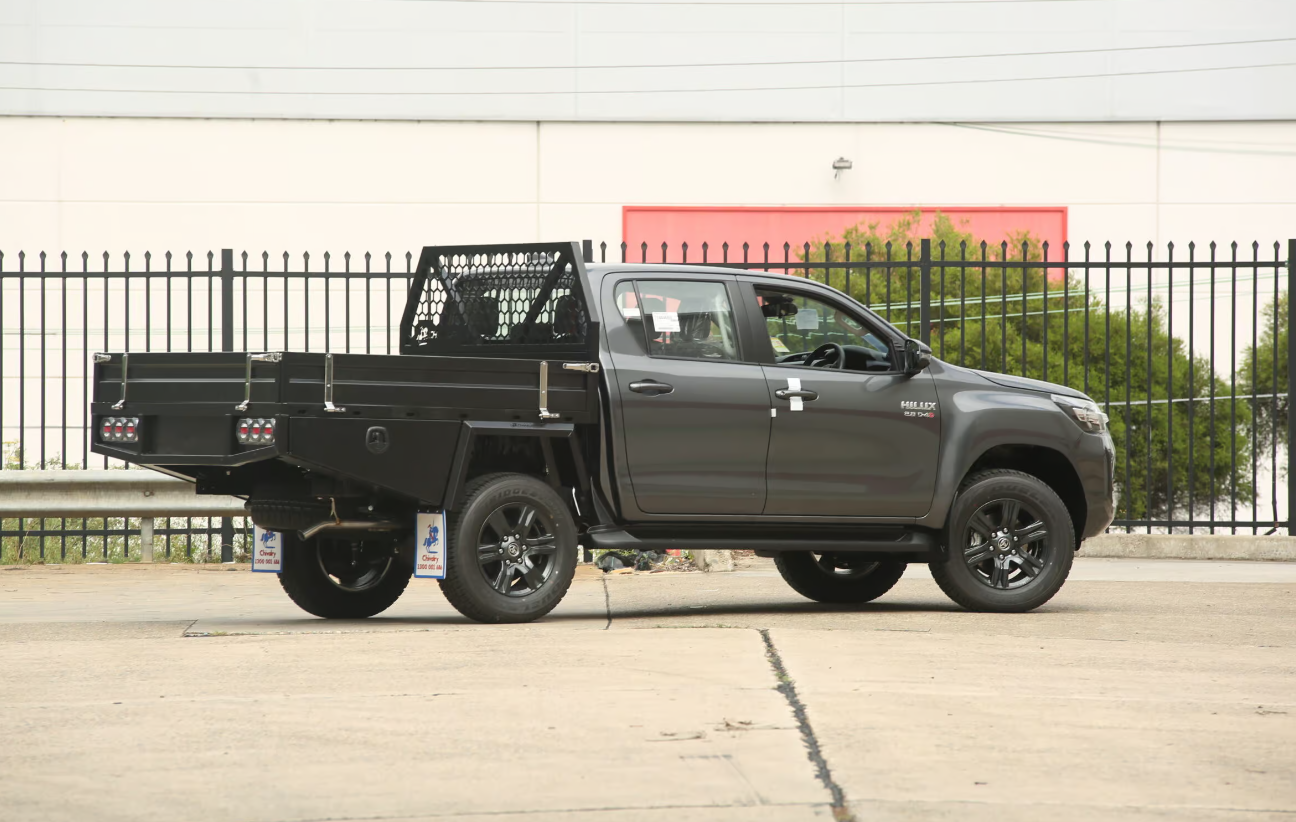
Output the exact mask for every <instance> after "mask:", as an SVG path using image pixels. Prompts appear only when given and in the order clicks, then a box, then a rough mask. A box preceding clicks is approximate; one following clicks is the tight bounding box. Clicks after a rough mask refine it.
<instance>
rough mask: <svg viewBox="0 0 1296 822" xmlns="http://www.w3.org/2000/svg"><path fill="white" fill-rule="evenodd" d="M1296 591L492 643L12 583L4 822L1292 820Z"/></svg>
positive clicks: (252, 605)
mask: <svg viewBox="0 0 1296 822" xmlns="http://www.w3.org/2000/svg"><path fill="white" fill-rule="evenodd" d="M1293 594H1296V564H1285V563H1195V562H1175V561H1131V560H1098V559H1084V560H1080V561H1079V562H1077V565H1076V569H1075V572H1074V573H1073V575H1072V579H1071V581H1070V582H1068V584H1067V586H1066V587H1065V588H1064V589H1063V591H1062V592H1061V593H1060V594H1059V595H1058V597H1057V598H1055V599H1054V601H1053V602H1051V603H1050V604H1049V605H1048V606H1046V607H1045V608H1043V609H1041V610H1040V611H1037V612H1035V613H1032V614H1027V615H1014V616H996V615H984V614H969V613H964V612H961V611H958V610H956V609H955V608H953V606H952V605H951V604H950V603H949V602H948V600H946V599H945V598H944V596H943V595H942V594H941V593H940V591H939V590H938V589H937V588H936V587H935V585H934V583H932V581H931V579H930V577H929V576H928V575H927V574H926V573H925V569H924V568H921V567H915V568H911V569H910V573H909V574H908V575H907V576H906V578H905V579H904V580H902V581H901V583H900V584H899V585H898V586H897V588H896V589H895V590H894V591H893V592H891V593H890V594H888V595H887V596H886V597H884V598H883V599H881V600H879V601H878V602H877V603H875V604H873V605H871V606H868V607H864V608H832V607H825V606H821V605H816V604H814V603H809V602H807V601H806V600H804V599H801V598H800V597H798V596H797V595H796V594H795V593H793V592H792V591H791V590H790V589H789V588H787V586H786V585H785V584H784V583H783V582H782V580H781V579H779V578H778V577H777V575H776V574H775V573H774V572H773V571H772V569H771V568H770V567H769V566H768V564H767V563H763V562H761V563H755V564H750V565H749V566H748V567H747V568H745V569H743V570H739V571H738V572H735V573H732V574H697V573H692V574H630V575H617V574H614V575H609V576H606V577H605V576H602V575H601V574H597V572H594V573H590V571H589V570H588V569H582V573H581V576H580V577H579V578H578V579H577V581H576V582H575V583H574V584H573V586H572V590H571V593H570V594H569V596H568V597H567V599H566V600H565V601H564V602H563V604H562V605H561V606H560V607H559V609H558V610H556V611H555V612H554V614H552V615H551V616H550V617H549V618H547V619H546V620H544V621H542V622H539V623H536V624H534V625H528V626H492V627H484V626H477V625H474V624H472V623H469V622H467V621H465V620H463V619H462V618H460V617H459V616H458V615H457V614H456V613H455V612H454V611H453V610H451V609H450V608H449V606H448V605H447V604H446V603H445V601H444V599H442V598H441V596H440V593H439V591H438V589H437V587H436V585H435V583H430V582H426V581H421V580H415V581H412V582H411V588H410V590H409V592H407V594H406V595H405V597H403V598H402V600H401V601H400V602H399V603H397V605H396V606H395V607H394V608H392V609H391V611H390V612H389V613H388V614H385V615H383V616H382V617H380V618H376V619H372V620H365V621H355V622H328V621H324V620H318V619H314V618H311V617H309V616H307V615H306V614H304V613H302V612H301V611H298V610H297V609H296V607H295V606H293V605H292V603H291V602H289V601H288V600H287V598H286V597H285V596H284V595H283V594H282V592H281V591H280V590H279V586H278V584H277V582H276V580H275V579H274V578H273V577H271V576H269V575H259V574H251V573H249V572H247V571H246V570H244V569H239V570H225V569H221V568H220V566H215V567H211V566H206V567H203V566H199V567H195V566H157V567H143V566H107V567H106V566H82V567H75V568H73V567H63V568H50V567H39V566H32V567H26V568H24V569H23V570H13V571H0V741H2V742H3V744H0V818H4V819H6V820H36V819H40V820H91V819H93V820H118V819H120V820H127V819H130V820H151V819H158V820H162V819H166V820H176V819H185V820H252V821H255V822H280V821H281V820H282V821H283V822H288V820H294V821H296V820H323V819H331V820H359V819H381V820H399V819H405V820H431V819H444V818H463V817H467V818H472V819H489V820H495V819H499V820H504V819H509V820H525V821H526V822H539V821H540V820H546V822H547V820H558V819H592V820H593V819H597V820H617V822H621V820H651V822H657V820H662V821H663V822H665V820H672V821H673V820H699V822H701V821H702V820H706V821H707V822H710V820H726V821H727V820H748V819H754V820H785V819H786V820H797V819H825V820H830V819H833V818H834V816H836V817H837V818H839V819H840V818H847V817H849V816H854V818H857V819H859V820H861V822H863V820H874V819H883V820H889V819H895V820H920V819H921V820H927V819H959V820H981V819H985V820H990V819H994V820H1005V819H1006V820H1012V819H1022V820H1025V819H1031V820H1035V819H1041V818H1047V819H1051V820H1071V819H1075V820H1082V819H1083V820H1089V819H1117V820H1171V819H1174V820H1178V819H1202V820H1261V819H1265V820H1268V819H1282V820H1289V821H1290V820H1296V776H1294V774H1296V619H1293V617H1296V596H1293Z"/></svg>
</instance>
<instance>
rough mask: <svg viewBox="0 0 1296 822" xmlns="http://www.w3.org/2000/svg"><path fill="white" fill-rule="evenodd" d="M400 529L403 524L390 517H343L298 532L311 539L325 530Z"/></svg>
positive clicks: (363, 530)
mask: <svg viewBox="0 0 1296 822" xmlns="http://www.w3.org/2000/svg"><path fill="white" fill-rule="evenodd" d="M400 529H401V524H400V523H399V522H393V521H392V520H389V519H372V520H370V519H343V520H333V519H326V520H323V521H322V522H317V523H315V524H314V525H312V526H311V527H309V528H306V529H303V530H301V531H299V532H298V533H300V534H301V538H302V539H311V538H313V537H315V536H316V535H317V534H322V533H325V532H330V533H331V532H333V531H361V532H366V531H381V532H386V531H399V530H400Z"/></svg>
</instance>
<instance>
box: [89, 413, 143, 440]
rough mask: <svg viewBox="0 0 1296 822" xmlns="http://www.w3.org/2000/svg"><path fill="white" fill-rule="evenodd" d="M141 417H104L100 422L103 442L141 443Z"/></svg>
mask: <svg viewBox="0 0 1296 822" xmlns="http://www.w3.org/2000/svg"><path fill="white" fill-rule="evenodd" d="M139 434H140V421H139V417H104V418H103V419H102V420H100V422H99V439H100V440H102V441H103V442H139Z"/></svg>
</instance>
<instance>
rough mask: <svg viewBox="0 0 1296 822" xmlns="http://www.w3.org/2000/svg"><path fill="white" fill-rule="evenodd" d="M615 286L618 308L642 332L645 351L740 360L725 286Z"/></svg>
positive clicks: (654, 283) (688, 283)
mask: <svg viewBox="0 0 1296 822" xmlns="http://www.w3.org/2000/svg"><path fill="white" fill-rule="evenodd" d="M627 285H628V284H627V283H623V284H621V285H619V286H618V287H617V292H616V296H617V307H618V308H620V309H621V316H622V317H624V318H625V320H626V323H627V324H629V325H630V326H632V327H637V328H642V329H643V333H644V335H645V337H646V338H647V342H648V353H649V354H650V355H651V356H654V357H677V358H681V359H688V360H722V361H723V360H728V361H736V360H738V359H739V357H738V334H737V327H736V325H735V323H734V317H733V308H732V306H730V304H729V293H728V291H727V290H726V289H725V287H724V284H723V283H709V282H697V281H688V280H639V281H638V282H636V283H635V284H634V286H635V287H634V289H633V290H631V289H629V288H624V286H627Z"/></svg>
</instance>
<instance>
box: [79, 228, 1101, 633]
mask: <svg viewBox="0 0 1296 822" xmlns="http://www.w3.org/2000/svg"><path fill="white" fill-rule="evenodd" d="M400 334H401V346H400V354H399V355H389V356H376V355H367V354H322V353H300V352H245V353H200V354H193V353H167V354H153V353H128V354H127V353H113V354H98V355H96V356H95V374H94V398H93V404H92V408H91V411H92V414H93V418H94V424H95V438H94V439H95V442H94V446H93V447H94V451H95V452H96V453H100V454H105V455H107V456H110V457H115V458H118V459H122V460H125V461H127V462H131V463H138V464H140V465H144V466H148V467H150V468H154V469H156V470H159V471H163V472H165V473H167V474H171V475H173V476H178V477H183V478H186V479H189V480H191V481H192V482H194V483H195V484H196V490H197V492H198V493H210V494H232V495H235V496H238V497H242V498H244V499H246V500H247V510H248V512H249V515H250V516H251V518H252V521H253V522H254V523H255V525H256V547H255V550H254V557H253V561H254V565H253V567H254V570H268V571H274V572H277V573H278V574H279V578H280V583H281V584H282V586H283V588H284V589H285V590H286V591H287V593H288V595H289V596H290V597H292V599H293V600H294V601H295V602H296V603H297V604H298V605H300V606H301V607H302V608H304V609H305V610H306V611H308V612H310V613H312V614H316V615H318V616H321V617H330V618H356V617H368V616H372V615H374V614H377V613H379V612H381V611H383V610H384V609H385V608H387V607H389V606H390V605H391V604H392V603H393V602H395V601H396V599H397V598H398V597H399V596H400V595H401V593H402V592H403V591H404V590H405V588H406V586H407V585H408V583H409V580H410V578H411V577H412V576H425V577H433V578H436V579H439V580H440V583H439V584H440V586H441V589H442V591H443V592H444V594H445V596H446V598H447V599H448V600H449V601H450V603H451V604H452V605H453V606H454V607H455V608H457V609H458V610H459V611H460V612H461V613H463V614H464V615H465V616H467V617H469V618H471V619H474V620H478V621H482V622H524V621H528V620H533V619H536V618H538V617H541V616H543V615H544V614H546V613H548V612H549V611H550V610H551V609H552V608H553V607H554V606H555V605H557V604H558V602H559V601H560V600H561V599H562V597H563V595H564V594H565V593H566V591H567V589H568V586H569V585H570V583H571V580H572V576H573V574H574V571H575V567H576V564H577V561H578V551H579V550H580V548H581V546H584V547H585V548H587V549H617V550H632V551H633V550H647V549H653V550H661V549H665V548H684V549H738V548H746V549H755V550H756V551H757V553H759V554H760V555H762V556H767V557H772V558H773V559H774V562H775V565H776V567H777V568H778V570H779V572H780V573H781V574H782V575H783V578H784V579H786V580H787V582H788V584H789V585H791V586H792V588H793V589H795V590H796V591H797V592H798V593H800V594H802V595H804V596H806V597H809V598H810V599H813V600H817V601H820V602H830V603H864V602H868V601H870V600H873V599H876V598H877V597H879V596H881V595H883V594H884V593H886V592H887V591H888V590H889V589H890V588H891V587H892V586H893V585H895V583H896V581H897V580H899V579H900V577H901V575H902V574H903V573H904V571H905V567H906V566H907V565H908V564H910V563H915V562H923V563H927V564H928V565H929V566H930V568H931V572H932V575H933V577H934V578H935V580H936V582H937V583H938V584H939V585H940V587H941V588H942V590H944V591H945V593H946V594H948V595H949V596H950V598H952V599H953V600H954V601H955V602H957V603H958V604H959V605H962V606H963V607H965V608H968V609H971V610H977V611H997V612H1020V611H1027V610H1030V609H1032V608H1036V607H1038V606H1039V605H1042V604H1043V603H1045V602H1047V601H1048V600H1049V598H1050V597H1052V596H1053V595H1054V594H1055V593H1057V591H1058V589H1059V588H1060V587H1061V586H1062V584H1063V582H1064V581H1065V580H1066V578H1067V575H1068V573H1069V572H1070V569H1071V564H1072V559H1073V557H1074V555H1075V552H1076V551H1077V550H1078V549H1079V547H1080V544H1081V542H1082V541H1083V540H1084V539H1085V538H1087V537H1091V536H1094V535H1095V534H1099V533H1101V532H1102V531H1103V530H1104V529H1105V528H1106V527H1107V525H1108V524H1109V523H1110V522H1111V518H1112V513H1113V501H1112V497H1113V488H1112V468H1113V451H1112V442H1111V437H1110V435H1109V434H1108V432H1107V418H1106V417H1105V416H1104V414H1103V413H1102V412H1101V411H1100V410H1099V408H1098V406H1097V405H1095V404H1094V402H1093V401H1092V400H1090V399H1089V398H1088V397H1086V396H1084V395H1083V394H1080V393H1078V392H1076V391H1074V390H1072V389H1069V388H1066V387H1063V386H1060V385H1052V384H1049V383H1044V382H1039V381H1035V380H1029V379H1022V378H1018V377H1010V376H1005V375H1002V374H993V373H987V372H982V371H973V370H969V369H967V368H960V367H957V366H954V365H950V364H948V363H945V362H942V361H940V360H939V359H936V358H934V357H933V356H932V355H931V352H930V350H929V349H928V348H927V347H926V346H924V345H922V344H921V343H919V342H917V341H916V340H913V339H910V338H909V337H907V336H906V335H905V334H903V333H901V332H900V331H899V330H898V329H896V328H895V327H894V326H892V325H890V324H889V323H887V322H886V321H884V320H883V319H882V318H880V317H879V316H878V315H877V314H875V313H873V312H872V311H870V310H869V309H868V308H867V307H866V306H864V305H861V304H859V303H858V302H856V301H855V300H853V299H851V298H850V297H848V296H846V295H844V294H842V293H840V292H838V291H836V290H834V289H832V288H829V287H827V286H824V285H821V284H818V283H815V282H810V281H807V280H805V279H801V278H797V277H790V276H786V275H781V274H765V273H759V272H751V271H743V270H735V269H726V268H719V267H711V266H682V265H626V264H600V265H593V264H587V263H586V262H585V261H584V260H583V259H582V255H581V251H580V247H579V245H578V244H575V243H531V244H523V245H492V246H459V247H428V248H425V249H423V252H422V254H421V256H420V259H419V263H418V267H417V269H416V271H415V274H414V276H413V278H412V282H411V287H410V291H409V295H408V300H407V304H406V307H405V312H404V315H403V318H402V321H401V328H400Z"/></svg>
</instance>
